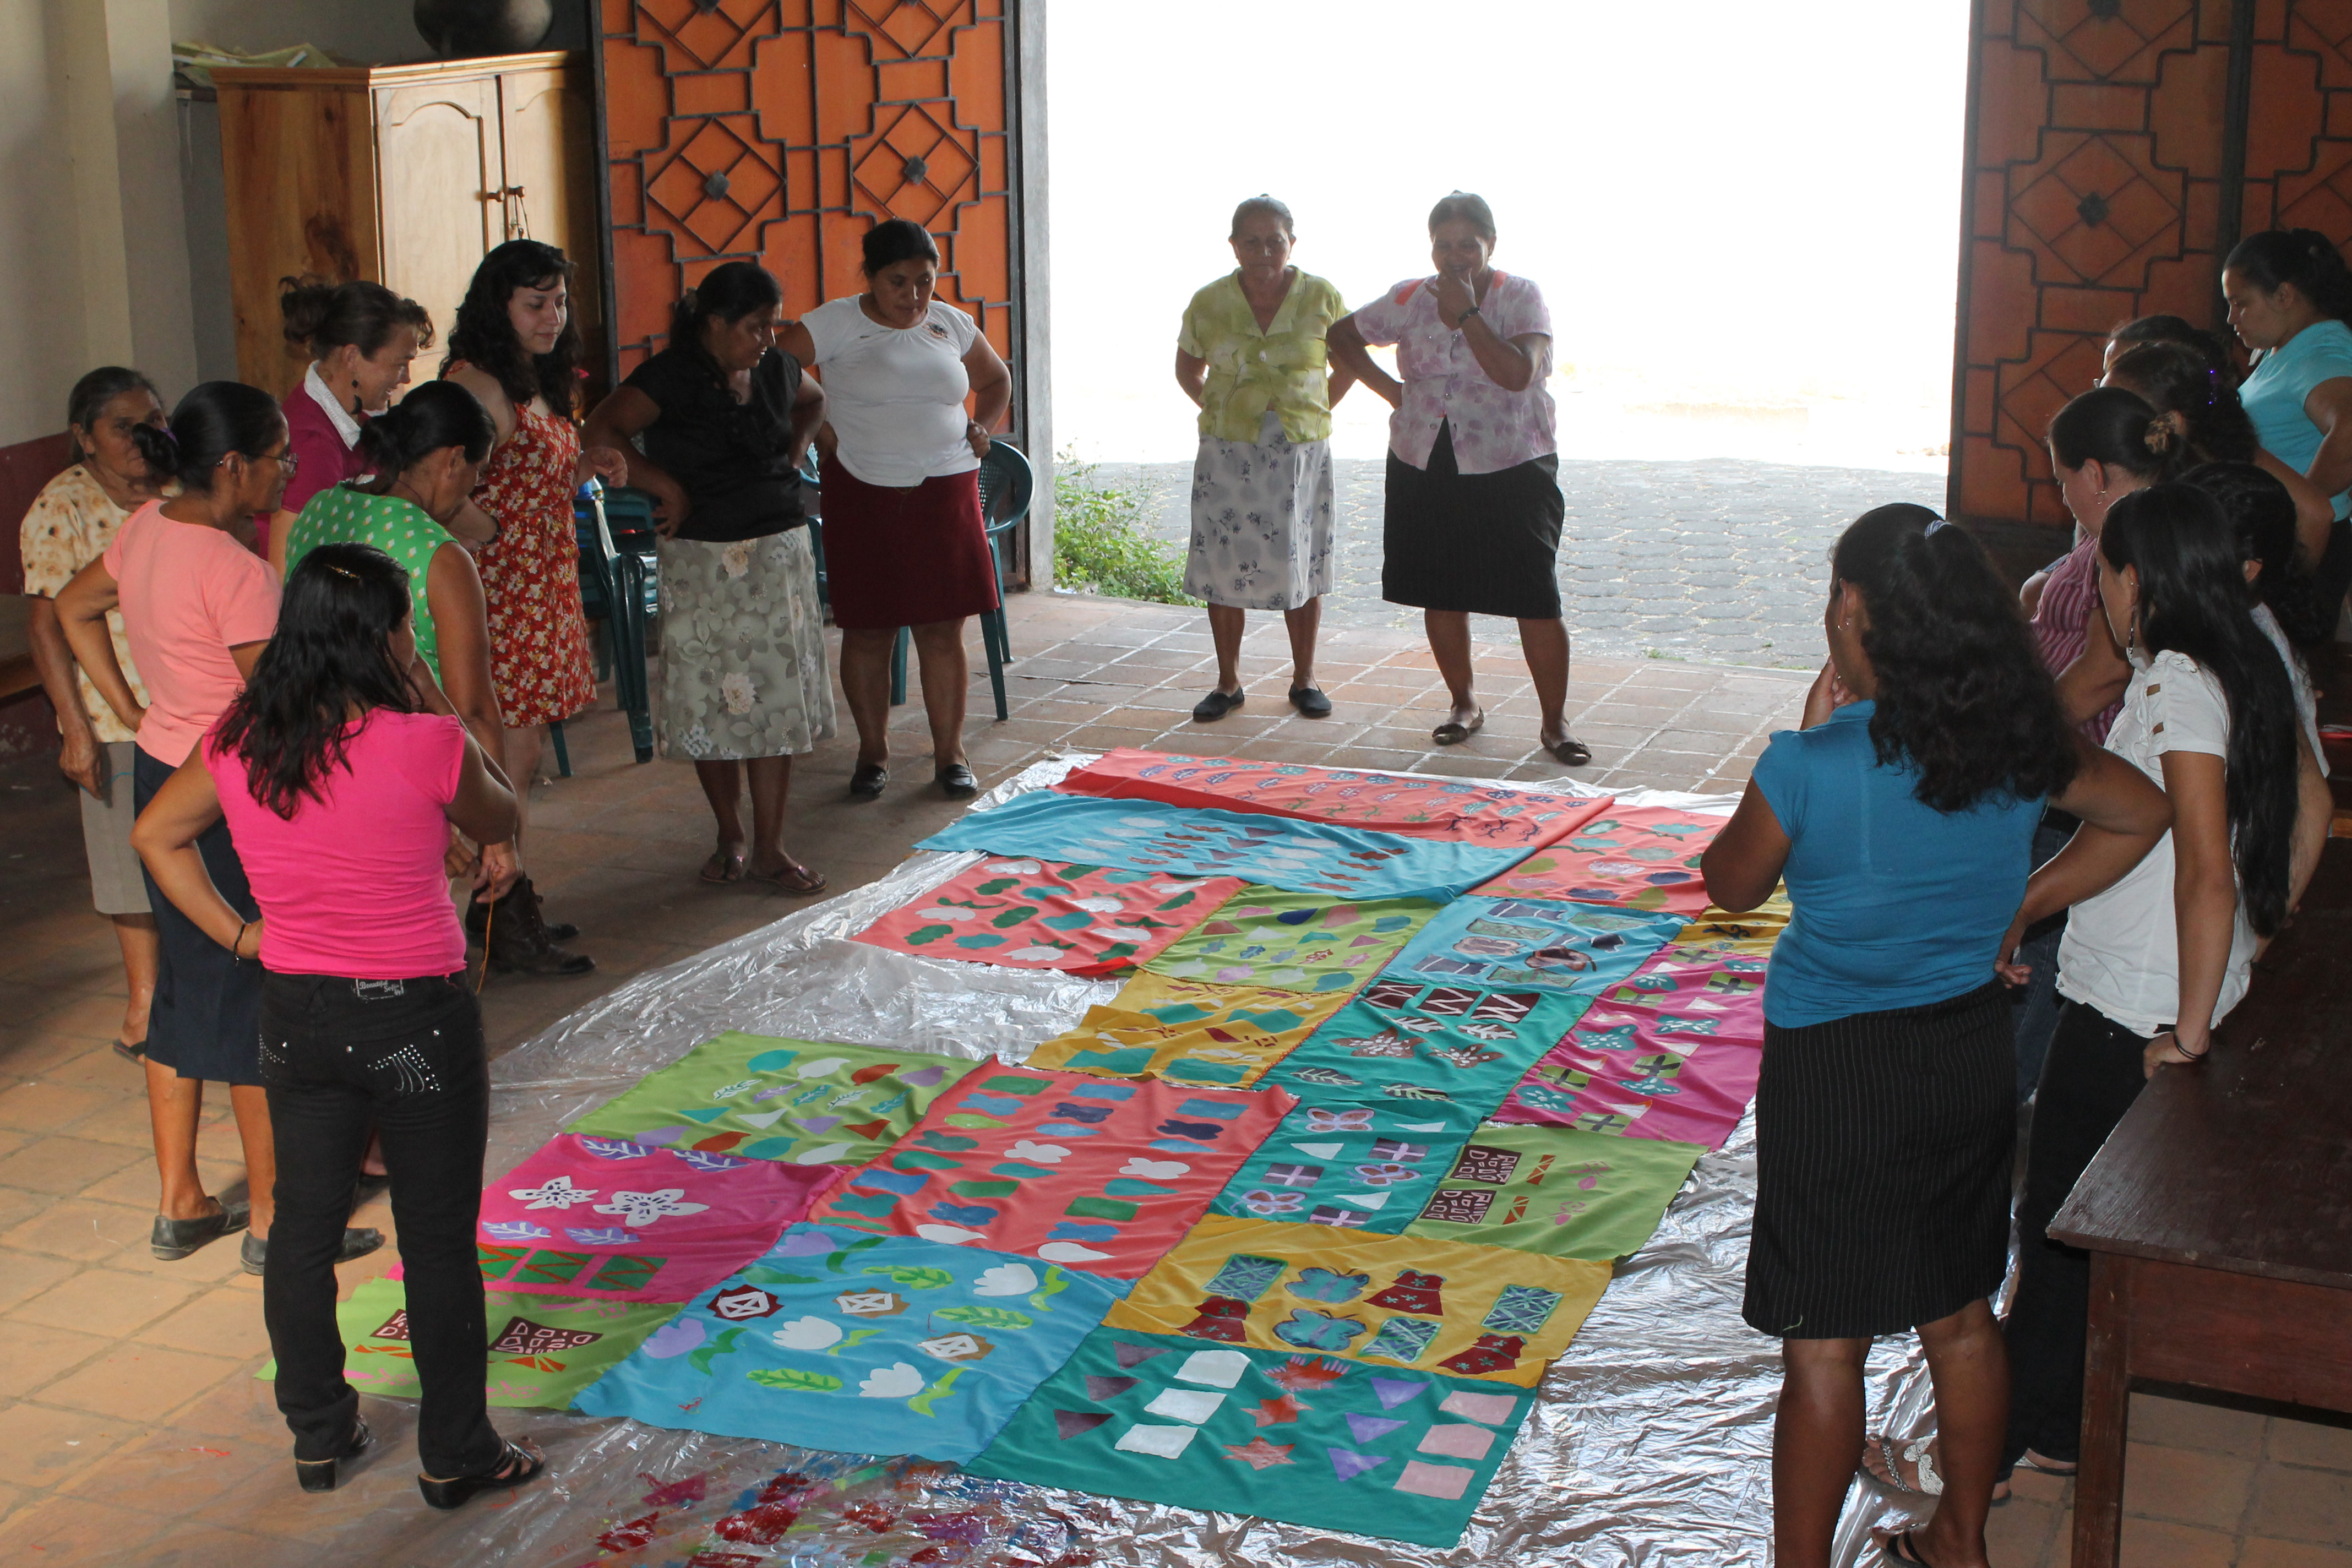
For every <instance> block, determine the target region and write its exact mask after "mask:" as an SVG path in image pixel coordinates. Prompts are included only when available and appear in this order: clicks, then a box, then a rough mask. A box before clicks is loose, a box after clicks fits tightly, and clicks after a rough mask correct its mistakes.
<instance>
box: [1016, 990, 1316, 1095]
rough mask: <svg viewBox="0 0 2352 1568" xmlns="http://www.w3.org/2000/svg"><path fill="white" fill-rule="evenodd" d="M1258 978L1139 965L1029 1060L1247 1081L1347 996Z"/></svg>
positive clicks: (1121, 1072) (1114, 1072)
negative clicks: (1281, 986) (1179, 975)
mask: <svg viewBox="0 0 2352 1568" xmlns="http://www.w3.org/2000/svg"><path fill="white" fill-rule="evenodd" d="M1347 1000H1348V997H1347V994H1346V993H1344V992H1330V993H1327V994H1320V995H1310V994H1301V993H1299V992H1296V991H1275V990H1269V989H1266V988H1265V987H1260V986H1246V985H1212V984H1207V983H1205V982H1202V981H1198V980H1171V979H1170V978H1168V977H1167V976H1165V975H1160V974H1149V973H1139V974H1137V975H1136V976H1135V977H1134V978H1133V979H1131V980H1129V982H1128V983H1127V984H1125V985H1123V986H1121V987H1120V988H1119V993H1118V995H1117V996H1114V997H1112V998H1111V1000H1110V1002H1109V1003H1108V1005H1104V1006H1100V1007H1089V1008H1087V1016H1085V1017H1084V1018H1082V1019H1080V1020H1079V1022H1078V1025H1077V1026H1076V1028H1074V1029H1071V1030H1069V1031H1068V1032H1067V1033H1066V1034H1061V1035H1056V1036H1055V1037H1053V1038H1052V1039H1050V1040H1047V1041H1045V1043H1044V1044H1042V1045H1040V1046H1038V1047H1036V1049H1034V1050H1033V1051H1031V1052H1030V1053H1029V1059H1028V1062H1027V1065H1028V1066H1030V1067H1034V1068H1068V1069H1070V1070H1073V1071H1076V1072H1093V1073H1102V1074H1105V1075H1107V1076H1109V1077H1112V1078H1165V1079H1171V1080H1174V1081H1176V1082H1179V1083H1199V1084H1218V1085H1223V1086H1224V1087H1227V1088H1234V1089H1239V1088H1244V1087H1246V1086H1247V1085H1249V1084H1252V1083H1255V1082H1256V1081H1257V1080H1258V1079H1260V1078H1261V1077H1263V1076H1265V1071H1266V1069H1267V1068H1271V1067H1273V1066H1274V1065H1275V1064H1276V1062H1278V1061H1280V1060H1281V1059H1282V1058H1285V1057H1286V1056H1288V1055H1289V1054H1290V1053H1291V1052H1292V1051H1293V1050H1295V1049H1297V1047H1298V1046H1299V1044H1300V1043H1301V1042H1302V1041H1304V1040H1305V1039H1306V1038H1307V1036H1309V1035H1311V1034H1313V1033H1314V1032H1315V1031H1316V1030H1317V1029H1319V1028H1321V1027H1322V1026H1323V1025H1324V1024H1325V1023H1327V1022H1328V1021H1329V1019H1330V1017H1331V1016H1332V1015H1333V1014H1334V1013H1337V1012H1338V1011H1339V1009H1340V1007H1341V1006H1343V1005H1345V1004H1346V1003H1347Z"/></svg>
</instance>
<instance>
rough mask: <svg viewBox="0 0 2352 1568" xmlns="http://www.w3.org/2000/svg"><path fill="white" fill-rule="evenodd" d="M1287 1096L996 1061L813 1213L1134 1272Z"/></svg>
mask: <svg viewBox="0 0 2352 1568" xmlns="http://www.w3.org/2000/svg"><path fill="white" fill-rule="evenodd" d="M1293 1103H1294V1101H1293V1100H1292V1099H1291V1097H1290V1096H1289V1095H1288V1094H1286V1093H1285V1092H1283V1091H1282V1090H1281V1089H1253V1090H1239V1089H1204V1088H1201V1087H1199V1086H1196V1085H1187V1084H1174V1083H1162V1082H1150V1083H1129V1082H1125V1081H1122V1080H1120V1079H1105V1078H1097V1077H1096V1076H1094V1075H1093V1074H1091V1073H1072V1072H1054V1071H1050V1070H1046V1069H1042V1068H1026V1067H1024V1068H991V1069H988V1070H985V1071H982V1072H977V1073H974V1074H973V1075H972V1076H971V1078H969V1079H965V1080H964V1081H963V1083H962V1084H961V1085H960V1086H958V1088H957V1090H956V1092H955V1093H953V1094H951V1095H949V1096H947V1097H945V1098H944V1099H942V1100H940V1102H939V1104H937V1105H935V1106H933V1107H932V1108H931V1113H930V1114H929V1116H927V1117H925V1118H924V1119H923V1121H922V1124H921V1125H920V1126H919V1127H918V1128H916V1129H915V1131H914V1132H913V1133H912V1134H911V1135H910V1136H908V1138H907V1139H905V1140H904V1141H903V1142H900V1143H899V1144H898V1147H896V1148H895V1149H893V1150H892V1151H891V1152H889V1153H887V1154H886V1155H884V1156H883V1157H882V1158H881V1159H879V1160H877V1161H875V1162H874V1163H871V1164H868V1165H866V1167H864V1168H863V1169H861V1170H859V1171H857V1172H856V1173H853V1174H852V1175H851V1176H850V1177H849V1178H848V1179H847V1180H846V1181H845V1183H844V1184H842V1185H841V1186H839V1187H837V1188H835V1190H834V1191H833V1192H832V1193H831V1194H828V1196H827V1198H826V1200H825V1201H824V1203H822V1204H820V1205H818V1207H817V1210H816V1212H814V1214H813V1215H811V1217H812V1218H813V1219H815V1220H819V1221H822V1222H824V1223H825V1224H829V1225H839V1226H848V1227H851V1228H854V1229H857V1230H864V1231H871V1232H876V1233H878V1234H882V1235H892V1236H918V1237H923V1238H925V1239H926V1240H929V1241H933V1242H938V1243H940V1244H942V1245H947V1246H964V1245H971V1246H977V1247H990V1248H992V1249H993V1250H995V1251H999V1252H1012V1253H1020V1254H1022V1255H1024V1256H1027V1257H1034V1258H1042V1259H1044V1260H1045V1262H1048V1263H1059V1264H1063V1265H1065V1266H1066V1267H1069V1268H1083V1269H1086V1270H1087V1272H1089V1273H1092V1274H1099V1275H1103V1276H1106V1277H1108V1278H1112V1279H1134V1278H1135V1277H1136V1276H1137V1275H1139V1274H1140V1273H1142V1272H1143V1271H1144V1270H1145V1269H1147V1268H1150V1267H1151V1265H1152V1264H1153V1263H1154V1262H1156V1261H1158V1259H1159V1258H1160V1255H1161V1254H1162V1253H1164V1252H1166V1251H1167V1250H1168V1248H1169V1247H1171V1246H1172V1245H1173V1244H1174V1243H1175V1241H1176V1239H1177V1238H1178V1237H1181V1236H1182V1235H1183V1234H1184V1232H1185V1230H1186V1229H1187V1228H1189V1227H1190V1226H1191V1225H1192V1222H1193V1221H1194V1220H1195V1219H1197V1218H1198V1217H1199V1216H1200V1215H1201V1214H1202V1211H1203V1210H1204V1209H1206V1208H1207V1207H1208V1205H1209V1200H1210V1199H1211V1198H1213V1197H1214V1196H1215V1195H1216V1194H1217V1190H1218V1189H1219V1188H1220V1187H1223V1185H1224V1184H1225V1183H1226V1182H1227V1181H1228V1180H1229V1179H1230V1178H1231V1177H1232V1175H1233V1173H1234V1170H1235V1169H1236V1168H1237V1167H1238V1166H1239V1165H1240V1164H1241V1163H1242V1162H1243V1161H1244V1160H1246V1159H1248V1158H1249V1156H1250V1154H1251V1152H1253V1151H1254V1150H1255V1149H1256V1148H1257V1146H1258V1145H1259V1144H1260V1143H1262V1142H1265V1137H1266V1134H1267V1133H1269V1132H1271V1131H1273V1130H1274V1128H1275V1125H1276V1123H1277V1122H1279V1121H1281V1120H1282V1118H1283V1116H1284V1115H1285V1114H1286V1113H1287V1112H1288V1111H1289V1110H1290V1108H1291V1106H1292V1104H1293Z"/></svg>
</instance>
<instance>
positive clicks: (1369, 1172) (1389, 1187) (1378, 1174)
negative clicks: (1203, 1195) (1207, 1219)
mask: <svg viewBox="0 0 2352 1568" xmlns="http://www.w3.org/2000/svg"><path fill="white" fill-rule="evenodd" d="M1477 1124H1478V1115H1477V1112H1476V1110H1475V1109H1472V1108H1470V1107H1467V1106H1459V1105H1449V1104H1446V1103H1445V1102H1444V1101H1442V1100H1440V1101H1425V1100H1413V1101H1405V1100H1383V1101H1381V1102H1380V1103H1377V1104H1364V1103H1360V1102H1349V1101H1345V1100H1324V1101H1323V1102H1322V1103H1320V1104H1309V1103H1307V1102H1306V1101H1304V1100H1302V1101H1301V1102H1300V1103H1299V1105H1298V1107H1297V1110H1293V1111H1292V1112H1291V1113H1290V1114H1289V1115H1288V1116H1286V1117H1284V1118H1283V1121H1282V1125H1281V1126H1279V1127H1277V1128H1276V1129H1275V1130H1274V1132H1273V1134H1272V1135H1271V1136H1270V1137H1268V1138H1267V1139H1266V1141H1265V1142H1264V1143H1262V1144H1260V1145H1258V1150H1257V1152H1256V1153H1255V1154H1253V1155H1251V1156H1250V1159H1249V1163H1247V1164H1245V1165H1244V1166H1243V1167H1242V1168H1241V1170H1240V1172H1239V1173H1236V1174H1235V1175H1234V1179H1233V1180H1232V1181H1230V1182H1228V1183H1226V1184H1225V1190H1224V1191H1223V1192H1221V1193H1219V1194H1217V1198H1216V1201H1215V1202H1214V1203H1213V1204H1211V1205H1209V1209H1210V1212H1211V1213H1213V1214H1222V1215H1234V1216H1235V1217H1236V1218H1242V1219H1278V1220H1289V1221H1295V1222H1300V1223H1304V1224H1307V1225H1336V1226H1347V1227H1349V1229H1352V1230H1370V1231H1383V1232H1391V1233H1393V1232H1396V1231H1401V1230H1402V1229H1404V1227H1405V1226H1406V1225H1408V1224H1409V1223H1411V1221H1412V1218H1413V1217H1414V1216H1415V1215H1418V1214H1419V1213H1420V1212H1421V1206H1422V1204H1423V1200H1424V1199H1426V1198H1427V1197H1428V1195H1429V1194H1430V1193H1431V1192H1432V1191H1433V1190H1434V1188H1435V1187H1436V1184H1437V1183H1438V1182H1439V1180H1440V1179H1442V1178H1443V1177H1444V1174H1445V1173H1446V1170H1447V1168H1448V1167H1449V1166H1450V1165H1452V1164H1453V1163H1454V1151H1455V1150H1456V1149H1457V1148H1459V1147H1460V1145H1461V1143H1462V1141H1463V1140H1464V1139H1465V1137H1468V1136H1469V1135H1470V1133H1471V1132H1472V1131H1473V1130H1474V1129H1475V1127H1476V1126H1477Z"/></svg>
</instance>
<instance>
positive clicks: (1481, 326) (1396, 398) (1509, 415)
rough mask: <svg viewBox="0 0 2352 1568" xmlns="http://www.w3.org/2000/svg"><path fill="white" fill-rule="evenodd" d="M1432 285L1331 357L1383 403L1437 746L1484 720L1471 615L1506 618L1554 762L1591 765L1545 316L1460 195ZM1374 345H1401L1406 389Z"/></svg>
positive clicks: (1391, 492) (1331, 349) (1395, 590)
mask: <svg viewBox="0 0 2352 1568" xmlns="http://www.w3.org/2000/svg"><path fill="white" fill-rule="evenodd" d="M1429 254H1430V259H1431V260H1433V261H1434V262H1435V263H1436V264H1437V274H1436V276H1435V277H1433V278H1415V279H1409V280H1407V281H1406V282H1403V283H1400V284H1398V285H1397V286H1396V287H1395V288H1393V289H1390V290H1389V291H1388V292H1387V293H1385V294H1383V295H1381V297H1380V298H1379V299H1377V300H1373V301H1372V302H1371V303H1370V304H1369V305H1366V306H1365V307H1364V308H1363V309H1361V310H1358V311H1356V312H1355V313H1354V314H1353V315H1350V316H1348V317H1345V318H1343V319H1341V320H1340V321H1338V322H1336V323H1334V324H1333V326H1332V328H1331V331H1330V332H1329V335H1328V339H1327V344H1328V353H1329V354H1330V357H1331V358H1332V359H1333V360H1334V361H1335V362H1337V363H1339V365H1340V366H1341V368H1342V369H1344V370H1345V371H1347V372H1348V373H1349V374H1351V375H1353V376H1354V377H1355V378H1356V379H1358V380H1360V381H1361V382H1363V383H1364V384H1366V385H1368V386H1370V388H1371V389H1372V390H1373V391H1374V392H1375V393H1377V394H1379V395H1381V397H1382V398H1384V399H1386V400H1387V401H1388V403H1389V405H1390V406H1391V407H1392V408H1394V409H1395V410H1396V412H1395V413H1394V414H1392V415H1391V416H1389V470H1388V504H1387V513H1386V515H1387V522H1386V531H1385V535H1384V537H1383V539H1382V545H1383V548H1384V549H1385V551H1386V558H1385V560H1384V561H1383V563H1382V564H1381V597H1382V598H1384V599H1386V600H1387V601H1388V602H1389V603H1391V604H1392V605H1419V606H1420V607H1421V610H1422V612H1423V621H1424V623H1425V624H1426V625H1427V626H1428V629H1429V650H1430V652H1431V653H1433V654H1434V655H1435V656H1436V658H1437V671H1438V673H1439V674H1440V675H1442V676H1444V678H1445V689H1446V691H1447V693H1448V695H1449V696H1450V698H1451V699H1452V701H1453V704H1454V710H1453V711H1452V712H1451V713H1448V714H1447V715H1446V717H1445V722H1444V723H1443V724H1440V725H1438V726H1437V728H1436V729H1434V730H1433V731H1430V739H1431V740H1433V741H1435V742H1437V743H1438V744H1439V745H1441V746H1450V745H1455V744H1458V743H1459V742H1463V741H1466V740H1468V739H1469V738H1470V735H1471V733H1472V731H1475V730H1477V729H1478V728H1479V727H1480V726H1482V725H1484V724H1485V723H1486V710H1485V709H1483V708H1481V707H1479V705H1478V699H1477V695H1476V693H1475V691H1473V690H1472V689H1471V666H1470V617H1471V616H1472V615H1473V614H1476V615H1482V616H1513V617H1515V618H1516V619H1517V621H1518V623H1519V646H1520V647H1521V648H1522V649H1523V650H1525V652H1526V654H1527V658H1528V674H1529V675H1530V676H1532V677H1533V678H1534V679H1535V687H1536V700H1537V701H1538V703H1539V704H1540V705H1541V706H1542V709H1543V725H1542V729H1541V730H1540V731H1538V737H1539V739H1540V740H1541V741H1542V743H1543V747H1544V750H1546V751H1548V752H1550V753H1551V754H1552V756H1553V757H1554V758H1556V759H1557V760H1558V761H1559V762H1561V763H1565V764H1567V765H1568V766H1570V767H1579V766H1581V765H1582V764H1584V763H1589V762H1591V760H1592V753H1591V752H1590V751H1589V750H1587V749H1586V748H1585V746H1584V743H1583V742H1580V741H1579V740H1577V739H1576V737H1575V736H1573V735H1570V733H1569V732H1568V718H1567V708H1568V627H1567V626H1566V625H1565V624H1564V623H1563V622H1562V621H1561V620H1560V616H1559V581H1558V579H1557V578H1556V577H1555V575H1554V574H1553V561H1554V558H1555V557H1556V556H1557V555H1558V554H1559V529H1560V523H1561V521H1563V520H1564V519H1565V518H1566V516H1567V512H1568V506H1567V502H1566V501H1564V500H1562V499H1561V497H1560V493H1559V455H1558V452H1557V443H1556V442H1555V441H1554V439H1553V435H1552V429H1553V410H1552V401H1551V394H1550V393H1549V392H1547V391H1545V390H1544V381H1545V379H1546V378H1547V377H1548V376H1549V375H1550V374H1551V312H1550V311H1549V310H1547V309H1546V308H1545V306H1544V300H1543V292H1542V290H1541V289H1538V288H1537V287H1536V286H1535V285H1534V284H1533V283H1530V282H1528V280H1527V279H1524V278H1512V277H1508V276H1507V275H1505V274H1504V273H1501V272H1498V271H1496V269H1495V268H1494V267H1493V265H1492V260H1493V257H1494V254H1495V215H1494V213H1493V212H1492V211H1491V210H1490V209H1489V208H1488V207H1487V205H1486V201H1485V199H1484V198H1482V197H1479V196H1474V195H1470V194H1469V193H1467V192H1465V191H1456V192H1454V194H1453V195H1450V196H1447V197H1446V198H1445V199H1444V201H1442V202H1439V203H1438V204H1437V205H1436V206H1435V207H1433V208H1432V209H1431V210H1430V214H1429ZM1368 343H1378V344H1381V345H1387V344H1390V343H1393V344H1395V345H1396V351H1397V368H1398V369H1399V370H1401V371H1402V372H1403V373H1404V379H1403V381H1402V382H1399V381H1398V380H1397V379H1396V377H1394V376H1392V375H1391V374H1388V373H1387V372H1386V371H1384V370H1382V369H1381V368H1380V366H1378V365H1377V364H1374V363H1372V358H1371V355H1370V354H1368V353H1365V352H1364V348H1365V345H1366V344H1368Z"/></svg>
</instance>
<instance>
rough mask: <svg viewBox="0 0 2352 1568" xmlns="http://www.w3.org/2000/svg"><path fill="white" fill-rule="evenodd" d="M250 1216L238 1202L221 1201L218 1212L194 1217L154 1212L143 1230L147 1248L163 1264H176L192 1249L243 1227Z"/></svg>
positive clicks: (248, 1210)
mask: <svg viewBox="0 0 2352 1568" xmlns="http://www.w3.org/2000/svg"><path fill="white" fill-rule="evenodd" d="M250 1217H251V1210H250V1208H249V1207H248V1206H247V1205H245V1204H241V1203H239V1204H222V1205H221V1206H220V1213H218V1214H208V1215H198V1216H197V1217H196V1218H194V1219H165V1218H164V1217H163V1215H156V1216H155V1224H154V1226H153V1227H152V1229H150V1230H149V1231H148V1233H147V1245H148V1250H150V1251H152V1253H154V1255H155V1256H156V1257H158V1258H163V1260H164V1261H165V1262H167V1263H177V1262H178V1261H179V1260H180V1259H181V1258H185V1257H187V1256H188V1254H190V1253H192V1252H194V1251H195V1250H196V1248H198V1247H203V1246H205V1245H206V1244H208V1243H210V1242H215V1241H218V1240H219V1239H220V1238H221V1237H224V1236H229V1235H233V1234H235V1233H236V1232H237V1231H240V1230H243V1229H244V1228H245V1222H246V1221H247V1219H248V1218H250Z"/></svg>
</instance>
